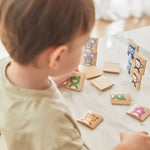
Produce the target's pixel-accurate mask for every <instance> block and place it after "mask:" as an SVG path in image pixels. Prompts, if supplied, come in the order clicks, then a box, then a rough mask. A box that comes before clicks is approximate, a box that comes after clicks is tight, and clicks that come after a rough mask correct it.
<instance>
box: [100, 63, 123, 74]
mask: <svg viewBox="0 0 150 150" xmlns="http://www.w3.org/2000/svg"><path fill="white" fill-rule="evenodd" d="M103 71H104V72H109V73H120V63H114V62H104V69H103Z"/></svg>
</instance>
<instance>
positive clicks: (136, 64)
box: [132, 53, 147, 75]
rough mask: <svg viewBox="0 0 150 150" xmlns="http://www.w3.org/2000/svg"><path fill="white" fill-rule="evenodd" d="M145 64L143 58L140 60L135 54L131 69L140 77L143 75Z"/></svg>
mask: <svg viewBox="0 0 150 150" xmlns="http://www.w3.org/2000/svg"><path fill="white" fill-rule="evenodd" d="M146 62H147V61H146V60H145V59H144V58H142V57H141V56H140V55H139V54H138V53H135V54H134V61H133V65H132V69H133V70H135V71H136V72H137V73H139V74H140V75H144V73H145V68H146Z"/></svg>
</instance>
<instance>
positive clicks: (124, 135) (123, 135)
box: [120, 132, 128, 141]
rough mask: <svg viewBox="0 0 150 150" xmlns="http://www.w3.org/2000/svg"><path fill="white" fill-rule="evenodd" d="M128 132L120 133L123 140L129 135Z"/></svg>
mask: <svg viewBox="0 0 150 150" xmlns="http://www.w3.org/2000/svg"><path fill="white" fill-rule="evenodd" d="M127 135H128V134H127V133H125V132H121V133H120V140H121V141H122V140H123V139H124V138H125V137H127Z"/></svg>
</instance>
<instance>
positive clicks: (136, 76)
mask: <svg viewBox="0 0 150 150" xmlns="http://www.w3.org/2000/svg"><path fill="white" fill-rule="evenodd" d="M141 81H142V75H140V74H139V73H137V72H136V71H135V70H132V83H133V85H134V87H135V88H136V89H137V90H140V87H141Z"/></svg>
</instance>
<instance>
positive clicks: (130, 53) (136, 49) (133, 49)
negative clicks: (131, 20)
mask: <svg viewBox="0 0 150 150" xmlns="http://www.w3.org/2000/svg"><path fill="white" fill-rule="evenodd" d="M138 52H139V46H138V45H137V44H136V43H135V42H134V41H133V40H131V39H129V45H128V52H127V54H128V56H129V57H130V58H131V59H133V60H134V54H135V53H138Z"/></svg>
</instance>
